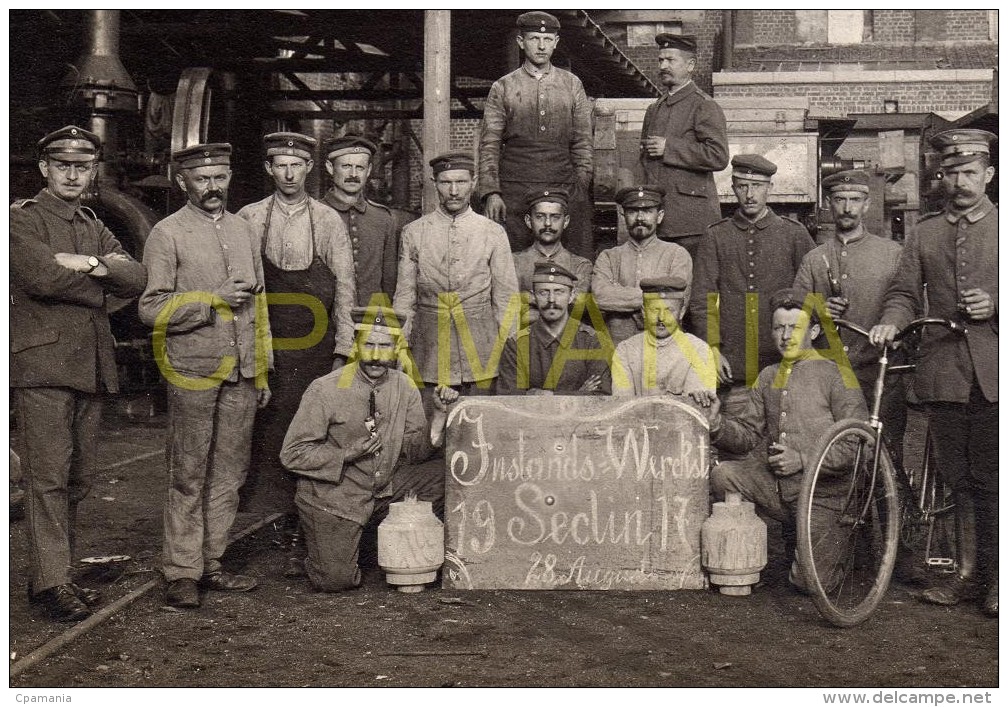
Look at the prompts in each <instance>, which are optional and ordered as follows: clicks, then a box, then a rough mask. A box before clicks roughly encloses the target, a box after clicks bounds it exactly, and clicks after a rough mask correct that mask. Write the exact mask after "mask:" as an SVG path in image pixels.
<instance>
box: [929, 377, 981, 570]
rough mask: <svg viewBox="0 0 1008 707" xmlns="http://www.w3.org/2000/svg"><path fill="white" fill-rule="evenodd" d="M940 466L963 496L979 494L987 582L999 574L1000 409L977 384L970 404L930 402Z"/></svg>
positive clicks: (975, 499)
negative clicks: (988, 399)
mask: <svg viewBox="0 0 1008 707" xmlns="http://www.w3.org/2000/svg"><path fill="white" fill-rule="evenodd" d="M928 426H929V429H930V431H931V441H932V443H933V444H932V449H933V451H934V457H935V463H936V464H937V465H938V468H939V469H941V471H942V473H943V474H944V475H945V481H946V483H948V484H949V485H951V486H952V488H953V489H954V490H955V491H956V492H957V493H968V494H970V495H972V496H973V502H974V505H975V507H976V529H977V561H978V565H979V567H978V569H979V571H980V576H981V577H982V578H983V579H984V581H992V580H994V579H997V572H998V405H997V403H992V402H989V401H987V399H986V398H984V395H983V393H982V392H981V390H980V386H979V385H977V384H976V382H975V381H974V384H973V389H972V391H971V392H970V399H969V402H967V403H943V402H942V403H930V404H929V405H928Z"/></svg>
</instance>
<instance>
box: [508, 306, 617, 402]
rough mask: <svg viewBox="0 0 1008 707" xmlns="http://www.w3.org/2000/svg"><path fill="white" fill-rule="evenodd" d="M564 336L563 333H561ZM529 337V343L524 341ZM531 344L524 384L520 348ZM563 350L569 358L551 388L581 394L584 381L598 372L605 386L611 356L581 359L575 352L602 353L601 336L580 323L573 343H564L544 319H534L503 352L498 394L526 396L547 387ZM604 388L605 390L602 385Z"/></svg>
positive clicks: (556, 390) (570, 393)
mask: <svg viewBox="0 0 1008 707" xmlns="http://www.w3.org/2000/svg"><path fill="white" fill-rule="evenodd" d="M561 338H562V336H561ZM526 339H527V342H526V341H524V340H526ZM526 343H527V345H528V351H529V360H528V380H527V381H525V382H524V385H519V383H520V381H519V380H518V347H519V345H525V344H526ZM561 349H563V351H564V353H565V354H567V355H568V358H566V359H565V360H564V363H563V368H562V369H559V370H560V375H559V377H558V378H557V379H556V382H555V383H554V384H553V385H551V386H550V387H549V390H553V391H555V392H557V393H565V394H568V395H573V394H577V393H578V390H579V389H580V388H581V386H582V385H584V382H585V381H586V380H588V379H589V378H590V377H591V376H593V375H597V376H599V378H600V379H601V381H602V385H603V388H604V387H605V386H606V384H607V382H608V378H609V364H608V360H607V359H608V356H606V357H605V358H596V359H584V358H577V357H576V356H577V354H574V355H571V354H572V351H586V350H597V351H598V353H599V354H602V353H603V351H604V350H603V349H602V348H601V347H600V346H599V341H598V336H597V335H596V333H595V330H594V329H592V328H591V327H588V326H585V325H583V324H582V325H580V326H579V327H578V330H577V332H576V333H575V335H574V340H573V341H572V342H571V344H570V345H569V346H561V344H560V339H557V338H554V337H553V335H552V334H550V332H549V330H548V329H546V326H545V325H544V324H543V323H542V322H541V321H536V322H533V323H532V324H531V325H530V326H529V327H528V328H527V329H522V330H521V331H520V332H518V334H517V335H515V336H514V337H509V338H508V340H507V343H505V345H504V352H503V353H502V354H501V361H500V372H499V375H498V376H497V381H496V383H497V388H496V392H497V394H498V395H525V394H526V393H527V392H528V391H529V390H530V389H540V390H545V389H547V387H546V378H547V377H548V376H549V372H550V368H551V367H552V365H553V361H554V359H555V358H557V353H558V352H559V351H560V350H561ZM600 390H602V389H601V388H600Z"/></svg>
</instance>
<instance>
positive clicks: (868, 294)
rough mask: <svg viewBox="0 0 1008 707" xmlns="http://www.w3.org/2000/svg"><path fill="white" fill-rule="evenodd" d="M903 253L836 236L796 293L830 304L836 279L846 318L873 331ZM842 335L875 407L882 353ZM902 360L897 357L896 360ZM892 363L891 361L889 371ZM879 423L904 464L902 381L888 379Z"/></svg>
mask: <svg viewBox="0 0 1008 707" xmlns="http://www.w3.org/2000/svg"><path fill="white" fill-rule="evenodd" d="M902 251H903V247H902V246H901V245H900V244H899V243H897V242H895V241H893V240H890V239H888V238H881V237H879V236H876V235H873V234H871V233H869V232H868V231H865V230H864V229H863V228H862V229H861V230H860V231H859V232H858V233H856V234H853V235H852V237H851V238H850V239H849V240H848V241H847V242H846V243H844V242H843V241H842V240H841V239H840V237H839V235H837V236H835V237H833V238H831V239H830V240H829V241H827V242H826V243H823V244H822V245H819V246H816V247H815V248H813V249H812V250H811V251H809V252H808V253H807V254H806V255H805V257H804V258H802V262H801V265H800V266H799V267H798V273H797V274H796V275H795V281H794V287H795V288H796V289H798V290H800V291H801V292H804V293H809V292H816V293H819V294H820V295H822V297H823V299H824V300H825V299H827V298H829V297H830V296H832V292H833V286H832V285H831V283H830V279H831V277H830V276H831V275H832V278H833V279H835V280H836V282H837V283H839V285H840V290H841V292H842V295H843V296H844V297H845V298H846V299H847V303H848V304H847V308H846V309H845V310H844V313H843V318H844V319H846V320H847V321H850V322H853V323H854V324H857V325H859V326H860V327H862V328H863V329H871V328H872V326H874V325H875V323H876V322H878V320H879V316H880V315H881V313H882V305H883V304H884V302H885V293H886V290H887V289H888V287H889V283H890V282H892V279H893V277H895V275H896V269H897V265H898V264H899V259H900V254H901V253H902ZM839 333H840V339H841V341H843V350H844V353H845V354H846V355H847V358H848V360H849V361H850V365H851V368H852V369H853V371H854V375H856V376H857V379H858V382H859V383H860V384H861V392H862V393H864V395H865V401H866V402H867V403H868V405H871V404H872V401H873V397H874V391H875V379H876V377H877V375H878V357H879V350H878V349H877V348H875V347H874V346H872V344H871V342H869V341H868V339H867V338H865V337H863V336H861V335H860V334H856V333H854V332H852V331H848V330H846V329H841V330H840V332H839ZM898 355H900V354H897V353H896V352H893V354H891V357H892V356H898ZM893 362H894V361H893V360H892V358H890V365H892V364H893ZM880 417H881V419H882V421H883V423H884V424H883V428H882V429H883V431H884V433H885V435H886V439H887V441H888V442H889V449H890V450H891V453H892V455H893V460H894V462H896V463H897V464H901V463H902V458H903V455H902V446H903V444H902V441H903V433H904V431H905V430H906V389H905V386H904V384H903V377H902V376H897V375H892V376H888V378H887V380H886V388H885V391H884V393H883V397H882V405H881V409H880Z"/></svg>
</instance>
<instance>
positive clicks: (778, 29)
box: [752, 10, 795, 44]
mask: <svg viewBox="0 0 1008 707" xmlns="http://www.w3.org/2000/svg"><path fill="white" fill-rule="evenodd" d="M794 13H795V11H794V10H754V11H753V13H752V21H753V29H752V35H753V43H754V44H791V43H792V42H794V41H795V14H794Z"/></svg>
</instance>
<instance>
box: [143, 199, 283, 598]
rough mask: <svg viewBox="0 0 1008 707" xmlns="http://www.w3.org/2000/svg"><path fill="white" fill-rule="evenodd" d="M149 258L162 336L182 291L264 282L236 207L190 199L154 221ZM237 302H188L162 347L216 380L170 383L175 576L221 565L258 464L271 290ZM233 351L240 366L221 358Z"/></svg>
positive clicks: (170, 566) (169, 551) (169, 569)
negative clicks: (252, 465) (224, 310)
mask: <svg viewBox="0 0 1008 707" xmlns="http://www.w3.org/2000/svg"><path fill="white" fill-rule="evenodd" d="M144 264H145V265H146V266H147V269H148V272H149V278H148V282H147V289H146V290H144V293H143V295H142V296H141V297H140V305H139V310H140V318H141V319H142V320H143V321H144V323H145V324H147V325H148V326H153V327H155V335H157V332H158V329H159V327H162V326H165V324H164V323H161V324H159V323H158V319H159V316H160V315H161V313H162V312H163V311H164V308H165V307H166V306H169V305H171V304H172V302H173V301H176V300H175V298H176V296H177V295H183V296H184V295H189V294H197V293H202V294H209V293H212V292H213V291H214V290H216V289H217V288H218V287H219V286H220V285H221V284H222V283H223V282H225V281H226V280H227V279H228V277H229V276H240V277H242V278H243V279H245V280H247V281H249V282H252V283H254V284H255V285H258V286H260V287H265V278H264V276H263V266H262V257H261V254H260V238H259V234H258V233H256V231H255V229H254V228H253V227H252V226H251V225H250V224H249V223H248V222H247V221H246V220H245V219H243V218H239V217H238V216H235V215H234V214H230V213H227V212H226V211H225V212H221V214H219V215H217V216H211V215H210V214H207V213H205V212H203V211H201V210H199V209H197V208H196V207H194V206H192V205H191V204H187V205H186V206H183V207H182V208H181V209H179V210H178V211H176V212H175V213H174V214H172V215H170V216H168V217H167V218H165V219H162V220H161V221H159V222H158V223H157V224H155V226H154V228H153V229H152V230H151V233H150V236H148V238H147V242H146V244H145V245H144ZM230 309H231V314H232V317H231V318H225V317H224V316H222V315H219V314H217V313H216V311H215V310H214V309H213V307H211V306H210V304H209V303H208V302H191V303H186V304H184V305H182V306H181V307H179V308H178V309H177V310H175V312H174V313H173V314H172V316H171V318H170V319H169V320H168V322H167V325H166V327H165V328H166V342H165V344H164V345H161V346H156V347H155V351H154V354H155V357H156V358H157V359H158V360H159V361H164V360H165V358H166V357H167V360H168V361H169V362H170V363H171V365H172V367H173V368H174V369H175V371H176V372H178V373H180V374H182V375H185V376H186V377H188V378H197V379H202V380H203V381H204V382H213V384H212V385H211V386H210V387H209V388H206V389H204V390H200V389H194V387H193V386H191V385H186V384H179V383H174V382H171V381H169V385H168V479H167V484H168V493H167V502H166V504H165V510H164V549H163V553H162V554H163V557H162V563H163V566H162V571H163V573H164V576H165V579H166V580H167V581H169V582H171V581H174V580H176V579H182V578H187V579H194V580H196V579H199V578H200V577H201V576H202V575H205V574H211V573H214V572H218V571H220V569H221V564H220V558H221V555H223V553H224V550H225V549H226V548H227V538H228V532H229V530H230V529H231V525H232V523H233V522H234V518H235V514H236V513H237V511H238V491H239V489H240V488H241V486H242V484H243V483H244V481H245V476H246V474H247V473H248V468H249V456H250V453H251V447H252V423H253V420H254V419H255V412H256V400H257V393H258V391H257V388H256V386H257V384H259V382H260V381H261V380H264V379H265V378H266V375H267V370H268V368H270V367H271V366H272V361H273V357H272V342H271V339H270V328H269V319H268V316H267V313H266V309H265V296H264V295H258V296H255V297H252V298H250V299H249V300H248V302H246V303H245V304H242V305H240V306H238V307H232V308H230ZM225 357H231V361H232V365H230V366H228V365H226V364H225V365H222V363H224V362H225ZM218 366H221V369H220V370H218ZM163 372H164V371H163Z"/></svg>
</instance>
